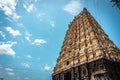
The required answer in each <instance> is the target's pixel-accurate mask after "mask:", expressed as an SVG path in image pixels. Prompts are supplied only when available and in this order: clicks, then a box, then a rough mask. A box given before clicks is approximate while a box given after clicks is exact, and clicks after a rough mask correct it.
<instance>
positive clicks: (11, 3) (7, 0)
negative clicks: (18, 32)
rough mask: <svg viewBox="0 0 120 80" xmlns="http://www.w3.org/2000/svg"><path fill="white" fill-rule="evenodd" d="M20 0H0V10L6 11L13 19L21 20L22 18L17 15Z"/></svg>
mask: <svg viewBox="0 0 120 80" xmlns="http://www.w3.org/2000/svg"><path fill="white" fill-rule="evenodd" d="M17 1H18V0H0V10H2V11H4V13H5V15H7V16H8V17H9V18H11V19H19V18H20V16H19V15H17V13H16V5H17Z"/></svg>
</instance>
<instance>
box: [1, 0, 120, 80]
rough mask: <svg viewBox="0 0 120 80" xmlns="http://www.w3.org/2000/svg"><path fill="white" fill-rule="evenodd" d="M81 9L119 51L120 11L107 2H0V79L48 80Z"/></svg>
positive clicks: (65, 0)
mask: <svg viewBox="0 0 120 80" xmlns="http://www.w3.org/2000/svg"><path fill="white" fill-rule="evenodd" d="M83 7H86V8H87V9H88V11H89V12H90V13H91V14H92V15H93V16H94V17H95V19H96V20H97V21H98V22H99V24H100V25H101V26H102V28H103V29H104V31H105V32H106V33H107V34H108V36H109V38H110V39H111V40H112V41H114V43H115V44H116V45H117V46H118V47H119V48H120V10H119V9H118V8H117V7H112V3H110V2H109V0H0V78H4V79H5V80H51V74H52V69H53V67H54V66H55V63H56V59H57V57H58V55H59V52H60V49H61V46H62V42H63V39H64V37H65V33H66V30H67V29H68V24H69V23H70V22H71V21H72V19H73V18H74V16H76V15H77V14H79V13H80V12H81V11H82V9H83Z"/></svg>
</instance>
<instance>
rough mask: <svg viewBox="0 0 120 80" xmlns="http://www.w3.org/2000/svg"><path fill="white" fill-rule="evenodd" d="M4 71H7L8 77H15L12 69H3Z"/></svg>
mask: <svg viewBox="0 0 120 80" xmlns="http://www.w3.org/2000/svg"><path fill="white" fill-rule="evenodd" d="M5 70H6V71H7V74H8V75H10V76H13V75H15V73H14V72H13V69H12V68H5Z"/></svg>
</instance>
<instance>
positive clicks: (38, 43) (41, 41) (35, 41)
mask: <svg viewBox="0 0 120 80" xmlns="http://www.w3.org/2000/svg"><path fill="white" fill-rule="evenodd" d="M45 43H47V42H46V41H45V40H44V39H35V40H34V41H33V42H32V44H36V45H41V44H45Z"/></svg>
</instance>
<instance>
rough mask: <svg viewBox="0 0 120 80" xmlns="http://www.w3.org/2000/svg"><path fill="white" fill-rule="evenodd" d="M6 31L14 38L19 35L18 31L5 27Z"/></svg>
mask: <svg viewBox="0 0 120 80" xmlns="http://www.w3.org/2000/svg"><path fill="white" fill-rule="evenodd" d="M6 30H7V31H8V32H9V33H10V34H12V35H13V36H14V37H15V36H20V35H21V33H20V31H18V30H13V29H12V28H11V27H6Z"/></svg>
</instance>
